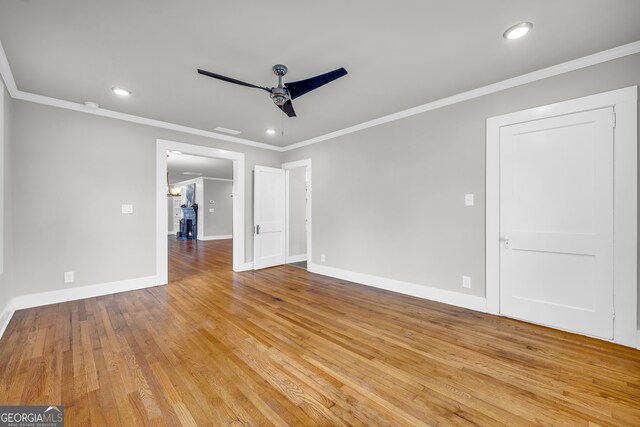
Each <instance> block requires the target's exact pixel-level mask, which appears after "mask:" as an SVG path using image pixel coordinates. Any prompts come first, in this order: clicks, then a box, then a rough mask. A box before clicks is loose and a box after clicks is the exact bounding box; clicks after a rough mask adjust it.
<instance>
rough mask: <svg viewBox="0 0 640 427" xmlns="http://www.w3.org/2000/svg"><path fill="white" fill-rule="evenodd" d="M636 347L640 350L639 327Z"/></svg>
mask: <svg viewBox="0 0 640 427" xmlns="http://www.w3.org/2000/svg"><path fill="white" fill-rule="evenodd" d="M636 348H637V349H638V350H640V329H638V339H637V340H636Z"/></svg>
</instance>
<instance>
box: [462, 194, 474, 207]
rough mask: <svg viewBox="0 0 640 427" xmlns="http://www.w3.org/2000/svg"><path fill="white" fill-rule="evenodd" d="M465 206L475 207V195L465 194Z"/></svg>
mask: <svg viewBox="0 0 640 427" xmlns="http://www.w3.org/2000/svg"><path fill="white" fill-rule="evenodd" d="M464 205H465V206H473V194H465V195H464Z"/></svg>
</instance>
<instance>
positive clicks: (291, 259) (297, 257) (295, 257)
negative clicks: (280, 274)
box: [287, 254, 307, 264]
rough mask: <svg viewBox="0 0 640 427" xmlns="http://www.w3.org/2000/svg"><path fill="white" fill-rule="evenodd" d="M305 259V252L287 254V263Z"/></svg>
mask: <svg viewBox="0 0 640 427" xmlns="http://www.w3.org/2000/svg"><path fill="white" fill-rule="evenodd" d="M306 260H307V254H301V255H293V256H288V257H287V264H291V263H292V262H302V261H306Z"/></svg>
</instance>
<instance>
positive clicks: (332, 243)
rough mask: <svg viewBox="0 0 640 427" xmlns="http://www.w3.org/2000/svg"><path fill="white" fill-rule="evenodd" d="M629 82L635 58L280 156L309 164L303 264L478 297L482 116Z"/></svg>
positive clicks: (634, 75)
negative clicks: (467, 201) (307, 260)
mask: <svg viewBox="0 0 640 427" xmlns="http://www.w3.org/2000/svg"><path fill="white" fill-rule="evenodd" d="M432 83H433V84H437V82H432ZM631 85H640V54H636V55H633V56H628V57H624V58H621V59H617V60H614V61H610V62H606V63H602V64H599V65H596V66H591V67H588V68H585V69H581V70H578V71H573V72H570V73H566V74H562V75H559V76H555V77H552V78H547V79H544V80H541V81H538V82H535V83H530V84H527V85H523V86H519V87H515V88H512V89H508V90H504V91H501V92H497V93H494V94H491V95H486V96H483V97H480V98H476V99H473V100H469V101H466V102H462V103H458V104H454V105H451V106H448V107H444V108H440V109H437V110H433V111H429V112H426V113H423V114H419V115H415V116H411V117H408V118H405V119H401V120H398V121H394V122H389V123H386V124H383V125H380V126H376V127H373V128H369V129H365V130H362V131H359V132H355V133H352V134H349V135H344V136H341V137H338V138H335V139H332V140H329V141H325V142H321V143H318V144H314V145H310V146H307V147H303V148H299V149H296V150H291V151H287V152H285V153H284V159H283V161H284V162H290V161H295V160H300V159H306V158H311V159H312V161H313V183H314V188H313V249H312V252H313V260H312V262H313V263H315V264H320V265H324V266H328V267H333V268H336V269H341V270H347V271H351V272H356V273H361V274H366V275H370V276H375V277H381V278H388V279H395V280H398V281H402V282H408V283H411V284H416V285H419V286H426V287H432V288H437V289H442V290H446V291H453V292H455V293H460V294H467V295H472V296H478V297H484V295H485V283H484V277H485V271H484V265H485V264H484V263H485V251H484V248H485V245H484V232H485V205H484V199H485V194H484V191H485V147H486V145H485V120H486V119H487V118H488V117H493V116H497V115H501V114H505V113H508V112H513V111H519V110H524V109H528V108H532V107H535V106H541V105H546V104H551V103H555V102H559V101H564V100H568V99H573V98H578V97H582V96H586V95H591V94H595V93H600V92H604V91H608V90H612V89H618V88H622V87H627V86H631ZM465 193H473V194H475V202H476V204H475V206H474V207H465V206H464V194H465ZM321 254H326V262H325V263H322V262H321V260H320V257H321ZM462 275H467V276H471V278H472V287H471V289H464V288H462ZM639 295H640V293H639ZM639 306H640V304H639Z"/></svg>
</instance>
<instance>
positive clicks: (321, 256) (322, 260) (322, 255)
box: [320, 254, 327, 262]
mask: <svg viewBox="0 0 640 427" xmlns="http://www.w3.org/2000/svg"><path fill="white" fill-rule="evenodd" d="M326 260H327V257H326V256H324V254H320V261H321V262H325V261H326Z"/></svg>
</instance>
